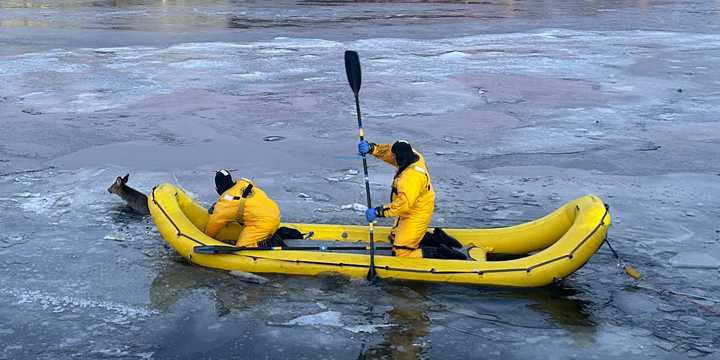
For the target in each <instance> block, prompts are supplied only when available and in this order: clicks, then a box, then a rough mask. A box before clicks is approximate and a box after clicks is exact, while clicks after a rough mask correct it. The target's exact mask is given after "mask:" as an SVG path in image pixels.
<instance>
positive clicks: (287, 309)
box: [149, 256, 598, 358]
mask: <svg viewBox="0 0 720 360" xmlns="http://www.w3.org/2000/svg"><path fill="white" fill-rule="evenodd" d="M263 276H265V277H267V278H268V279H270V282H268V283H266V284H263V285H258V284H251V283H247V282H244V281H242V279H238V278H237V277H234V276H232V275H229V274H228V273H227V272H225V271H220V270H211V269H204V268H199V267H197V266H194V265H192V264H190V263H188V262H187V261H186V260H184V259H183V258H181V257H179V256H178V257H174V258H173V261H169V262H168V263H166V264H164V265H163V267H162V268H161V269H160V271H159V272H158V274H157V276H156V277H155V279H154V280H153V281H152V283H151V286H150V288H149V298H150V303H151V306H152V307H153V308H154V309H156V310H159V311H160V312H163V313H165V312H170V313H174V312H178V311H180V312H183V311H185V310H186V309H184V306H186V305H183V304H185V301H183V299H186V298H189V297H191V296H197V295H198V294H201V295H200V296H204V297H206V300H207V301H204V302H207V303H210V304H213V303H214V314H215V316H216V317H217V319H218V320H219V319H220V318H224V317H226V316H227V317H228V319H232V318H234V317H235V316H241V315H240V314H241V313H242V314H252V316H253V317H254V318H256V319H259V320H260V321H261V322H263V323H264V324H265V325H266V326H268V327H275V328H280V329H282V328H296V327H299V326H306V327H322V328H325V329H326V330H327V331H331V332H333V333H336V334H340V336H343V334H345V335H348V336H349V337H353V338H354V339H358V340H357V341H361V342H362V345H361V354H360V357H359V358H377V357H388V356H390V357H398V356H401V357H402V358H405V357H407V356H410V357H409V358H419V357H422V356H423V354H426V352H427V351H428V349H429V347H430V346H431V345H430V341H428V340H430V339H436V338H437V337H441V338H442V337H444V336H449V335H446V333H454V334H456V335H460V336H467V335H471V336H473V337H475V336H477V337H480V338H488V336H489V335H488V334H486V333H483V332H481V331H480V330H479V329H488V328H490V329H494V330H493V331H495V332H496V333H497V334H502V333H507V332H510V333H516V334H521V333H523V332H524V331H531V332H538V333H544V332H547V331H548V330H551V331H562V332H565V333H568V334H569V335H570V336H571V337H572V338H573V339H574V341H575V342H577V343H585V344H587V343H593V342H594V338H595V333H596V321H595V320H594V319H593V308H594V307H596V306H598V304H593V303H592V302H591V301H589V300H584V299H583V297H585V296H586V295H585V294H584V293H583V292H582V290H581V289H576V288H574V287H573V286H572V285H570V284H560V285H552V286H549V287H545V288H540V289H499V288H487V287H477V286H463V285H447V284H426V283H413V282H400V281H383V282H381V283H380V284H379V286H367V284H366V283H365V282H364V281H363V280H358V279H350V278H347V277H344V276H341V275H337V274H328V275H326V276H320V277H302V276H293V277H288V276H283V275H266V274H263ZM208 290H209V291H208ZM210 313H211V314H212V313H213V310H210ZM308 314H310V315H308ZM225 322H226V323H227V319H226V321H225ZM435 329H447V330H450V331H449V332H448V331H436V330H435ZM280 331H284V330H280ZM287 331H293V330H291V329H290V330H287ZM518 336H519V335H518ZM353 341H355V340H353ZM433 341H435V340H433Z"/></svg>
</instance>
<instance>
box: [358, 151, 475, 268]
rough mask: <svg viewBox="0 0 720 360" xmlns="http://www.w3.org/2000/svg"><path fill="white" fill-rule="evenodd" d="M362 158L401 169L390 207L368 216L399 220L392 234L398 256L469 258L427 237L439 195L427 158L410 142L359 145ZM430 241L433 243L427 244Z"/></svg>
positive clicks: (371, 210) (394, 183) (379, 209)
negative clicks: (376, 160) (373, 159)
mask: <svg viewBox="0 0 720 360" xmlns="http://www.w3.org/2000/svg"><path fill="white" fill-rule="evenodd" d="M358 152H359V153H360V155H362V156H365V155H366V154H372V155H373V156H375V157H377V158H379V159H381V160H383V161H385V162H387V163H388V164H390V165H393V166H395V167H396V168H397V171H396V173H395V177H394V179H393V183H392V192H391V194H390V203H389V204H386V205H383V206H378V207H376V208H370V209H368V210H367V211H366V213H365V216H366V218H367V220H368V221H369V222H371V221H374V220H375V219H376V218H378V217H397V218H398V219H397V221H396V222H395V226H393V228H392V231H391V233H390V241H391V242H392V244H393V253H394V254H395V255H396V256H404V257H414V258H436V259H463V260H464V259H465V255H463V254H462V253H460V252H458V251H457V250H454V249H452V248H451V247H448V246H446V245H443V244H441V243H436V242H435V241H432V240H434V237H432V236H427V235H426V234H427V229H428V226H429V225H430V220H431V219H432V215H433V210H434V208H435V191H434V190H433V185H432V182H431V181H430V174H429V172H428V168H427V164H426V163H425V159H424V158H423V156H422V155H421V154H420V153H419V152H417V151H415V150H414V149H413V148H412V146H410V144H408V143H407V142H406V141H397V142H395V143H394V144H392V145H391V144H373V143H369V142H367V141H365V140H362V141H360V143H359V144H358ZM424 239H428V240H429V241H423V240H424Z"/></svg>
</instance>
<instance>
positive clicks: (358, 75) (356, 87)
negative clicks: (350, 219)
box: [345, 50, 377, 281]
mask: <svg viewBox="0 0 720 360" xmlns="http://www.w3.org/2000/svg"><path fill="white" fill-rule="evenodd" d="M345 72H346V74H347V78H348V82H349V83H350V88H351V89H352V91H353V94H354V95H355V112H356V113H357V121H358V135H359V137H360V141H363V140H365V130H364V129H363V126H362V116H361V115H360V96H359V94H360V85H361V83H362V71H361V70H360V57H359V56H358V54H357V52H355V51H351V50H348V51H345ZM362 161H363V175H364V176H365V196H366V198H367V207H368V209H372V200H371V199H370V178H369V177H368V168H367V157H366V155H363V156H362ZM368 230H369V232H370V234H369V235H370V269H369V270H368V274H367V279H368V280H370V281H373V280H375V279H376V277H377V273H376V272H375V224H374V223H373V222H372V221H370V222H369V223H368Z"/></svg>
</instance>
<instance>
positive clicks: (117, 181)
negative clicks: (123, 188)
mask: <svg viewBox="0 0 720 360" xmlns="http://www.w3.org/2000/svg"><path fill="white" fill-rule="evenodd" d="M122 182H123V181H122V178H121V177H119V176H118V177H117V178H115V184H117V185H121V184H122Z"/></svg>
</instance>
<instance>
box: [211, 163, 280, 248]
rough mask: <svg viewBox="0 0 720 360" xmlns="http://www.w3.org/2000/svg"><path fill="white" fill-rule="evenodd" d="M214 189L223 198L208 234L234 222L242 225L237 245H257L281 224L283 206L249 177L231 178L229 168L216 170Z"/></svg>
mask: <svg viewBox="0 0 720 360" xmlns="http://www.w3.org/2000/svg"><path fill="white" fill-rule="evenodd" d="M215 188H216V190H217V192H218V194H220V197H219V198H218V201H217V202H216V203H215V205H214V206H213V207H212V210H211V211H212V212H211V214H210V218H209V219H208V223H207V226H206V228H205V233H206V234H207V235H208V236H210V237H215V236H216V235H217V234H218V233H219V232H220V230H222V228H223V227H225V225H227V224H228V223H229V222H233V221H235V222H238V223H240V224H241V225H242V226H243V228H242V231H241V232H240V235H239V237H238V240H237V242H236V246H240V247H257V246H258V243H260V242H262V241H264V240H268V239H270V238H271V237H272V235H273V234H275V232H276V231H277V229H278V227H279V226H280V208H279V207H278V206H277V204H276V203H275V202H274V201H273V200H272V199H270V197H269V196H268V195H267V194H266V193H265V192H264V191H263V190H262V189H260V188H259V187H257V186H256V185H255V184H253V183H252V182H251V181H250V180H248V179H239V180H237V181H232V177H231V176H230V174H229V172H227V170H221V171H218V172H217V174H216V175H215Z"/></svg>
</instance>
